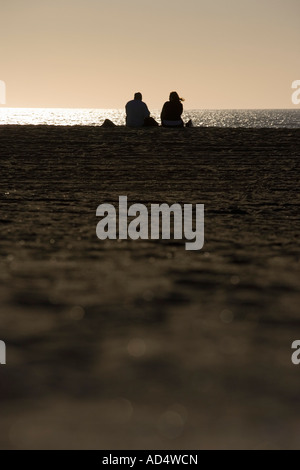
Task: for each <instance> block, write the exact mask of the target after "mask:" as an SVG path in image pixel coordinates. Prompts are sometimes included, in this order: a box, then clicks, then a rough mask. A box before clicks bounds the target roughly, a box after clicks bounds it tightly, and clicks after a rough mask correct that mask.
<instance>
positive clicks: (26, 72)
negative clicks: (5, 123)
mask: <svg viewBox="0 0 300 470" xmlns="http://www.w3.org/2000/svg"><path fill="white" fill-rule="evenodd" d="M299 18H300V1H299V0H180V1H179V0H151V1H149V0H1V3H0V21H1V24H0V80H2V81H3V82H5V85H6V104H5V106H7V107H50V108H57V107H62V108H63V107H67V108H123V107H124V105H125V103H126V102H127V101H128V100H130V99H132V97H133V94H134V92H136V91H140V92H142V94H143V99H144V101H145V102H146V103H147V104H148V107H149V108H150V109H151V108H152V109H160V108H161V107H162V105H163V103H164V101H166V100H167V99H168V96H169V93H170V91H173V90H175V91H178V93H179V95H180V96H183V97H184V98H185V108H186V109H198V108H200V109H231V108H233V109H234V108H242V109H246V108H293V107H295V106H294V105H293V103H292V101H291V95H292V89H291V85H292V82H293V81H295V80H300V69H299V57H300V27H299Z"/></svg>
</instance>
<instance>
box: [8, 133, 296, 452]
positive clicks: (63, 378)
mask: <svg viewBox="0 0 300 470" xmlns="http://www.w3.org/2000/svg"><path fill="white" fill-rule="evenodd" d="M299 144H300V130H288V129H282V130H254V129H235V130H232V129H217V128H212V129H208V128H206V129H201V128H198V129H196V128H195V129H183V130H179V131H178V130H166V129H146V130H140V131H136V130H128V129H125V128H116V129H101V128H97V127H72V128H71V127H69V128H68V127H57V128H55V127H43V126H39V127H30V126H24V127H18V126H6V127H5V126H2V127H0V155H1V160H0V165H1V170H0V171H1V173H0V178H1V185H0V194H1V239H0V260H1V267H0V278H1V287H0V302H1V310H0V339H2V340H4V341H5V342H6V344H7V365H6V366H0V447H1V448H3V449H11V448H17V449H40V448H79V449H81V448H96V449H97V448H98V449H164V448H166V449H203V448H251V449H252V448H254V449H260V448H264V449H268V448H298V449H299V448H300V437H299V436H300V409H299V396H300V365H299V366H295V365H293V364H292V363H291V353H292V350H291V343H292V341H293V340H295V339H300V319H299V315H300V311H299V305H300V295H299V246H298V245H299V239H298V238H297V237H299V204H300V201H299V188H298V183H299V156H300V146H299ZM119 195H128V198H129V202H130V203H133V202H142V203H144V204H148V203H151V202H168V203H172V202H180V203H204V204H205V245H204V249H203V250H201V251H199V252H188V251H185V249H184V244H183V242H178V241H176V242H174V241H170V242H168V241H164V242H162V241H136V242H134V241H122V242H118V241H105V242H101V241H99V240H98V239H97V237H96V234H95V228H96V224H97V222H98V219H97V218H96V215H95V213H96V208H97V206H98V205H99V204H100V203H103V202H114V203H115V204H116V203H117V201H118V196H119Z"/></svg>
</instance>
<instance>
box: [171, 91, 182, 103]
mask: <svg viewBox="0 0 300 470" xmlns="http://www.w3.org/2000/svg"><path fill="white" fill-rule="evenodd" d="M169 100H170V101H184V98H180V97H179V95H178V93H177V91H171V93H170V97H169Z"/></svg>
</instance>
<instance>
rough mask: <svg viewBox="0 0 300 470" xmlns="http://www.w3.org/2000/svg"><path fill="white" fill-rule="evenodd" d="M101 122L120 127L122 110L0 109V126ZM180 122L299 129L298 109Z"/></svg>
mask: <svg viewBox="0 0 300 470" xmlns="http://www.w3.org/2000/svg"><path fill="white" fill-rule="evenodd" d="M159 115H160V111H159V110H156V111H153V112H152V116H153V117H154V118H155V119H156V120H157V121H158V122H160V118H159ZM105 119H110V120H112V121H113V122H114V123H115V124H117V125H124V124H125V113H124V110H123V109H70V108H69V109H64V108H55V109H54V108H53V109H52V108H44V109H43V108H0V125H1V124H2V125H3V124H21V125H26V124H33V125H39V124H46V125H54V126H66V125H70V126H75V125H80V126H99V125H101V124H102V123H103V121H104V120H105ZM183 119H184V121H185V122H187V121H188V120H189V119H192V120H193V123H194V125H195V126H200V127H201V126H202V127H248V128H251V127H254V128H300V108H297V109H253V110H252V109H251V110H235V109H222V110H212V109H209V110H205V109H195V110H188V111H185V112H184V115H183Z"/></svg>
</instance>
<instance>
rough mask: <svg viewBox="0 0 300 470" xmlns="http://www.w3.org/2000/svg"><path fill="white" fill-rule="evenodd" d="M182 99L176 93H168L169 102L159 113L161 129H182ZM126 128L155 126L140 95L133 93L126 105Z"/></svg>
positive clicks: (155, 123)
mask: <svg viewBox="0 0 300 470" xmlns="http://www.w3.org/2000/svg"><path fill="white" fill-rule="evenodd" d="M182 101H183V98H179V96H178V93H176V91H172V93H170V97H169V101H166V102H165V104H164V105H163V109H162V111H161V115H160V118H161V125H162V126H163V127H184V123H183V120H182V118H181V115H182V113H183V106H182V103H181V102H182ZM125 109H126V126H128V127H143V126H153V125H154V126H155V125H156V126H157V125H158V124H157V122H156V121H155V120H154V119H153V118H151V117H150V111H149V109H148V107H147V105H146V103H144V102H143V101H142V94H141V93H135V95H134V99H133V100H131V101H129V102H128V103H127V104H126V107H125Z"/></svg>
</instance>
